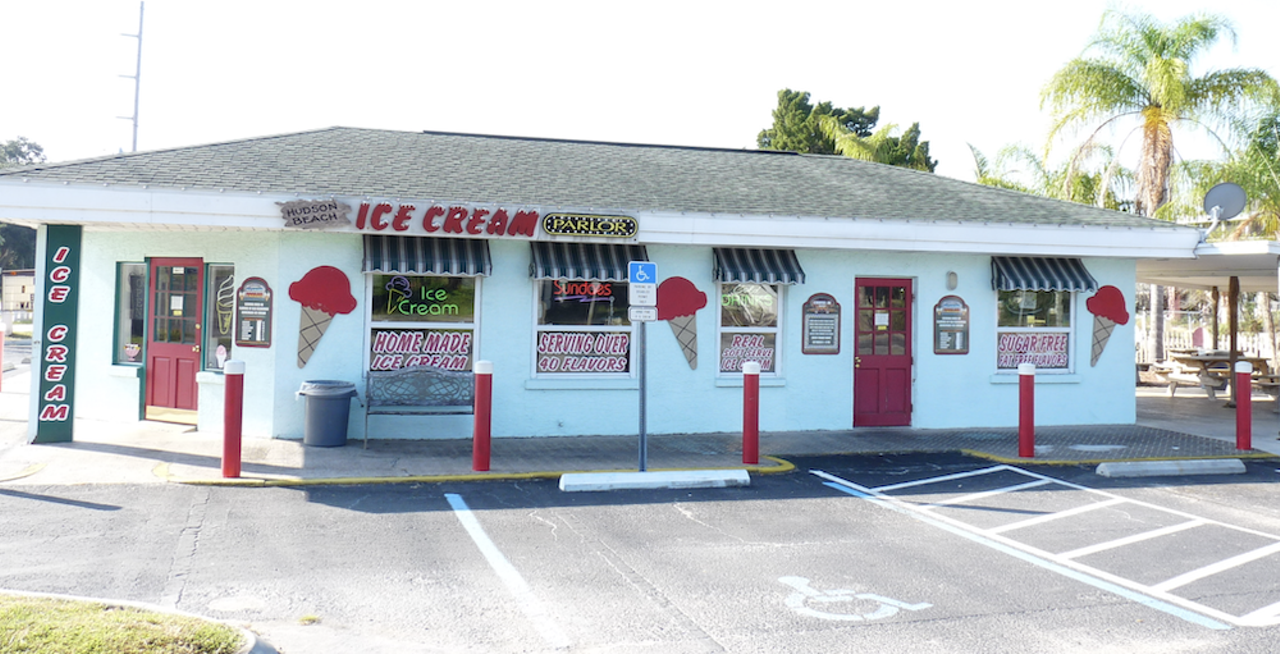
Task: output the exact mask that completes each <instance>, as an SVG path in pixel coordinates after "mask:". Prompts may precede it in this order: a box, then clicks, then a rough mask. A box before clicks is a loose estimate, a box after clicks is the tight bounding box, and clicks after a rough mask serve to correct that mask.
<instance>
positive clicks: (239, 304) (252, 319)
mask: <svg viewBox="0 0 1280 654" xmlns="http://www.w3.org/2000/svg"><path fill="white" fill-rule="evenodd" d="M236 345H237V346H238V347H271V286H270V285H268V284H267V282H266V280H264V279H262V278H261V277H250V278H249V279H246V280H244V283H243V284H241V285H240V289H239V290H237V291H236Z"/></svg>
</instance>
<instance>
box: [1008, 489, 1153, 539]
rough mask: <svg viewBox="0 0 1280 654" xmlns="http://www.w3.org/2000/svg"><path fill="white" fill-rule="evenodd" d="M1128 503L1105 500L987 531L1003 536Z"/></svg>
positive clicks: (1117, 498)
mask: <svg viewBox="0 0 1280 654" xmlns="http://www.w3.org/2000/svg"><path fill="white" fill-rule="evenodd" d="M1127 501H1128V500H1125V499H1122V498H1119V497H1113V498H1111V499H1109V500H1105V501H1102V502H1094V503H1093V504H1085V505H1083V506H1077V507H1075V508H1074V509H1066V510H1064V511H1058V512H1057V513H1049V514H1046V515H1042V516H1036V517H1034V518H1027V519H1026V520H1019V521H1017V522H1011V523H1009V524H1007V525H1001V526H999V527H995V528H992V529H988V530H986V531H987V533H988V534H1002V533H1004V532H1006V531H1013V530H1014V529H1022V528H1024V527H1033V526H1035V525H1040V524H1044V523H1046V522H1052V521H1054V520H1058V519H1060V518H1069V517H1071V516H1075V515H1080V514H1081V513H1088V512H1089V511H1095V510H1097V509H1105V508H1107V507H1109V506H1115V505H1117V504H1124V503H1125V502H1127Z"/></svg>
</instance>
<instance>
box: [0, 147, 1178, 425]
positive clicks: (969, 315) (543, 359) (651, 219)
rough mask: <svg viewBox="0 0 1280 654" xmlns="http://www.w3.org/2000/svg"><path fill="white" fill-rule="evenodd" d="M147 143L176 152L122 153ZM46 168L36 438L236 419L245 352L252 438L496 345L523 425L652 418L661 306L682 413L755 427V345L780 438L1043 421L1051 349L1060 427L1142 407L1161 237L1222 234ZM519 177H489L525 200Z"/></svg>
mask: <svg viewBox="0 0 1280 654" xmlns="http://www.w3.org/2000/svg"><path fill="white" fill-rule="evenodd" d="M361 134H362V135H363V136H369V134H366V133H363V132H362V133H361ZM433 138H434V139H435V141H439V140H441V139H440V138H439V137H433ZM490 145H493V146H494V147H501V146H504V145H506V142H505V141H503V142H493V143H490ZM521 145H524V146H528V145H529V144H521ZM569 145H571V146H572V148H573V151H574V152H578V151H580V149H581V148H585V147H592V148H594V147H596V145H594V144H585V145H584V144H569ZM553 146H554V147H560V144H559V143H553V144H551V145H547V144H545V143H541V142H539V143H534V144H532V146H530V147H553ZM206 147H212V146H206ZM566 147H568V146H566ZM602 147H603V146H602ZM200 150H201V148H192V151H193V152H195V153H198V152H199V151H200ZM655 150H656V154H655V155H654V156H659V157H683V156H686V155H688V156H692V157H698V158H701V159H706V158H714V159H715V160H716V161H722V162H723V161H729V162H738V161H742V160H743V158H745V159H746V163H748V164H760V162H764V163H769V164H772V163H773V162H775V161H782V163H784V164H786V165H791V163H792V159H786V160H782V159H777V158H776V155H767V157H768V158H761V157H765V156H766V155H762V154H759V153H749V152H734V151H723V152H722V151H713V152H709V153H707V152H702V151H695V152H692V153H686V152H683V151H681V150H679V149H657V148H655ZM633 154H634V152H632V151H630V150H628V151H626V152H622V153H621V155H623V156H625V157H626V161H628V162H632V161H635V158H634V157H633V156H632V155H633ZM132 156H137V157H145V156H146V155H145V154H144V153H139V154H138V155H123V156H122V157H123V159H124V160H125V161H126V162H128V161H129V160H130V159H131V157H132ZM794 162H795V163H796V164H798V165H804V166H806V167H808V166H813V165H820V166H825V167H832V168H831V170H835V171H838V172H839V171H844V170H846V167H847V166H848V165H850V164H849V162H846V161H841V160H838V158H818V159H814V160H807V159H800V158H794ZM99 163H102V162H89V164H94V165H98V164H99ZM113 164H114V162H107V163H104V164H102V165H113ZM84 165H88V164H83V163H81V164H75V163H73V164H67V167H68V168H74V167H75V166H84ZM853 165H854V166H855V168H854V169H853V173H858V172H859V171H861V170H862V168H860V167H861V166H865V165H869V164H863V163H861V162H854V163H853ZM748 167H749V166H748ZM46 168H48V169H49V171H48V172H46V171H45V170H44V169H43V168H42V169H40V170H28V171H26V176H27V178H26V179H23V178H22V176H21V175H22V173H21V172H19V173H17V174H16V175H15V174H13V173H9V172H8V171H6V173H5V174H4V175H0V210H2V211H3V215H0V218H3V219H8V220H13V221H16V222H20V223H23V224H30V225H34V226H37V227H38V228H39V231H38V241H39V243H38V249H39V252H38V254H39V258H40V259H41V260H40V261H39V267H38V270H37V281H38V284H39V286H38V289H37V292H38V297H39V298H40V299H39V300H38V302H37V304H38V306H37V320H36V325H35V329H36V332H37V333H38V334H40V335H41V338H40V342H39V343H37V345H36V347H37V352H38V353H39V354H38V359H39V361H38V364H39V366H38V367H39V368H40V369H39V371H35V369H34V367H33V373H34V374H33V385H32V404H33V407H32V409H33V413H32V415H33V416H38V420H33V421H32V425H33V426H32V431H33V436H35V435H36V434H37V433H38V432H43V433H48V434H54V435H55V436H56V435H59V434H61V433H63V432H66V433H67V434H69V430H70V423H71V418H72V417H83V418H92V419H100V420H112V421H122V422H128V421H136V420H139V419H150V420H163V421H177V422H189V423H192V424H195V425H196V426H197V428H198V429H199V430H201V431H219V430H221V426H222V425H221V421H222V408H223V407H222V403H223V394H224V388H225V387H224V383H223V380H224V376H223V374H222V369H223V367H224V366H225V364H226V362H227V361H228V360H232V359H234V360H238V361H243V362H244V363H245V367H246V374H245V410H244V433H245V435H246V436H247V437H258V438H289V439H297V438H302V435H303V431H304V427H303V424H304V414H305V411H304V409H305V400H300V399H299V397H298V396H297V391H298V390H299V388H300V387H301V386H302V385H303V384H304V383H305V382H308V381H315V380H337V381H345V382H350V383H351V384H354V385H355V387H356V391H357V392H358V394H359V396H360V399H361V400H363V399H364V397H365V395H366V383H367V379H368V377H369V375H370V374H375V373H379V372H384V371H392V370H400V369H406V368H413V367H418V366H431V367H434V368H436V369H439V370H443V371H451V372H459V373H464V374H465V373H469V372H470V371H472V370H473V369H474V367H475V364H476V362H477V361H479V360H485V361H490V362H492V363H493V366H494V374H493V416H492V432H493V434H494V436H496V437H539V436H554V435H592V434H629V433H635V431H636V429H637V424H638V418H639V402H638V399H639V398H638V395H639V393H638V389H639V381H638V377H637V371H638V363H639V361H638V356H639V348H638V340H639V330H640V328H641V325H642V324H645V325H647V327H645V329H646V339H645V349H644V356H645V357H646V359H645V361H646V368H647V375H646V377H647V398H646V399H647V404H648V407H649V408H648V412H647V424H648V431H649V432H650V433H654V434H663V433H676V434H678V433H700V432H720V431H734V430H737V429H740V428H741V416H742V414H741V411H742V409H741V398H742V384H743V382H742V372H741V371H742V365H743V363H744V362H748V361H755V362H758V363H759V364H760V366H761V370H762V374H761V383H760V385H761V397H760V403H761V416H760V428H761V429H762V430H764V431H773V430H845V429H850V428H858V427H875V426H897V425H902V426H912V427H918V428H951V427H995V426H1011V425H1015V424H1017V419H1018V418H1017V403H1016V397H1017V374H1016V371H1017V368H1018V365H1019V364H1020V363H1024V362H1032V363H1035V364H1036V365H1037V367H1038V368H1039V374H1038V376H1037V399H1038V403H1037V404H1038V406H1037V414H1036V417H1037V422H1038V423H1039V424H1045V425H1049V424H1116V423H1132V422H1133V421H1134V419H1135V404H1134V402H1133V401H1132V398H1133V396H1134V392H1133V391H1134V374H1133V364H1134V358H1133V321H1132V320H1130V313H1131V311H1132V308H1133V307H1132V302H1133V298H1132V294H1133V289H1134V286H1135V275H1136V273H1135V270H1136V266H1135V261H1136V258H1137V257H1138V256H1141V253H1143V252H1145V253H1148V254H1149V255H1151V256H1165V257H1182V256H1188V255H1189V253H1190V251H1191V249H1192V248H1194V246H1195V242H1196V240H1198V237H1197V235H1196V234H1195V233H1194V232H1193V231H1192V230H1183V229H1180V228H1177V227H1173V226H1165V225H1148V224H1147V223H1146V222H1145V221H1142V220H1141V219H1137V218H1134V217H1125V216H1123V215H1121V214H1116V216H1118V217H1117V218H1115V219H1116V220H1120V221H1129V222H1130V223H1131V224H1127V226H1126V228H1125V229H1123V230H1112V229H1110V228H1091V227H1090V226H1089V224H1088V222H1087V221H1082V224H1081V225H1074V226H1070V225H1069V227H1070V229H1069V230H1068V229H1063V228H1062V226H1061V225H1059V226H1058V227H1057V228H1056V229H1057V231H1056V232H1055V233H1053V234H1052V235H1051V236H1052V237H1048V236H1046V230H1043V229H1040V230H1037V229H1032V228H1028V227H1026V226H1017V225H1005V226H1001V225H986V224H982V223H978V222H974V223H972V224H970V223H966V222H964V221H954V222H952V223H949V224H947V225H945V226H943V227H934V228H933V229H934V230H935V232H936V233H934V234H932V235H931V234H930V233H928V232H926V231H925V230H922V228H921V227H920V226H919V225H918V224H913V223H912V222H911V221H901V224H895V223H893V222H892V221H879V222H875V223H872V224H870V225H868V224H867V223H865V222H861V221H856V220H843V221H833V220H830V219H827V218H806V217H804V216H803V215H799V212H796V213H795V214H789V215H736V216H735V215H713V214H706V213H699V212H698V211H690V212H678V211H671V210H665V209H662V210H660V209H654V208H646V207H645V206H642V204H643V203H640V202H637V203H636V204H637V206H636V207H635V208H630V209H628V208H626V206H627V201H626V200H625V199H619V200H617V201H615V202H613V203H612V205H613V206H614V207H620V208H615V209H610V210H599V209H576V210H569V209H565V208H563V207H564V206H565V205H567V206H576V207H584V206H588V205H586V204H585V202H583V201H581V200H579V201H575V202H572V203H571V202H569V201H566V202H565V203H564V205H560V204H539V203H536V202H529V201H527V199H526V200H525V201H518V202H517V201H513V202H509V203H508V202H503V201H501V200H498V201H493V202H474V201H468V200H466V199H464V198H467V197H477V196H480V195H482V194H481V193H480V192H478V191H477V192H475V193H466V194H464V193H461V192H459V195H458V197H457V198H445V199H409V198H411V197H413V196H412V195H411V194H409V193H403V194H400V197H387V196H385V195H379V194H377V193H373V192H368V193H362V191H361V190H360V189H351V191H350V192H348V193H345V194H344V193H334V194H326V193H309V192H306V191H305V189H303V190H299V191H297V192H294V193H282V192H266V193H259V192H257V191H254V190H253V189H252V188H251V186H250V185H246V186H245V187H242V188H235V187H232V188H229V189H219V190H210V189H204V190H201V189H192V190H187V189H176V188H168V187H161V188H148V187H147V185H144V184H133V185H125V184H116V185H115V186H111V187H109V188H103V187H101V186H95V185H92V184H88V183H74V184H72V183H64V180H60V179H57V176H58V175H77V174H79V173H78V172H76V171H74V170H72V171H61V170H58V169H57V167H56V166H54V165H49V166H46ZM880 168H883V167H877V168H875V169H874V170H873V171H872V172H875V173H876V174H877V175H882V174H888V175H889V176H896V175H902V174H904V173H905V174H906V175H905V176H903V177H902V179H903V180H904V183H920V180H924V183H927V184H931V185H932V184H942V185H947V186H956V187H957V188H958V189H959V190H960V191H962V192H963V193H977V194H987V193H995V194H996V195H994V196H992V197H993V198H994V199H995V200H998V201H1002V202H1008V203H1011V205H1010V207H1011V208H1012V209H1017V208H1018V207H1020V206H1022V205H1023V204H1027V203H1030V206H1032V208H1038V209H1040V210H1043V209H1044V207H1048V208H1049V209H1051V210H1053V211H1067V212H1071V211H1077V212H1080V211H1083V212H1092V213H1087V217H1092V216H1094V215H1099V216H1101V217H1102V218H1105V219H1111V218H1112V214H1111V213H1110V212H1101V211H1099V210H1095V209H1091V208H1082V209H1075V208H1071V207H1068V206H1066V205H1065V203H1053V204H1050V205H1044V207H1041V206H1040V205H1039V204H1037V203H1041V202H1045V201H1044V200H1042V199H1039V198H1030V196H1020V195H1017V194H1010V193H1007V192H1005V191H999V190H996V189H986V188H983V187H973V186H972V185H962V183H959V182H955V181H954V180H939V179H935V178H933V176H928V175H921V174H918V173H915V172H913V171H897V170H891V171H889V172H888V173H884V172H883V171H881V170H880ZM703 169H706V170H714V169H715V167H714V166H701V167H699V170H703ZM128 170H129V171H132V170H134V169H133V168H130V169H128ZM806 170H807V168H806ZM831 170H828V171H826V172H824V173H823V174H824V175H826V174H830V173H831ZM853 173H850V174H853ZM121 174H125V173H121ZM128 174H134V173H133V172H129V173H128ZM735 174H737V173H735ZM743 174H746V173H743ZM771 174H772V175H775V176H776V175H784V174H788V173H787V171H786V170H781V171H780V172H777V171H775V172H773V173H771ZM842 174H843V173H842ZM366 177H367V176H366ZM517 186H518V185H517ZM512 189H513V190H510V191H504V190H502V189H501V188H500V189H498V190H497V191H493V190H490V191H487V193H488V194H489V195H491V196H492V197H495V198H500V197H502V196H503V195H504V194H505V193H510V194H511V195H512V196H517V199H519V197H518V196H520V193H519V191H518V189H517V188H516V187H514V186H513V187H512ZM803 192H804V190H803V188H801V189H800V190H799V191H797V193H798V195H797V199H796V201H797V202H799V201H802V200H803V197H802V195H803ZM405 196H408V197H405ZM424 197H428V198H429V197H430V196H425V195H424ZM436 197H437V198H438V197H439V196H436ZM804 197H807V196H804ZM570 199H573V198H570ZM959 202H960V204H957V205H956V207H957V208H956V209H955V211H962V210H963V209H964V205H963V202H962V201H959ZM851 211H852V210H851ZM1073 219H1074V218H1073V217H1072V216H1071V215H1066V216H1065V217H1056V218H1055V220H1062V221H1066V222H1068V223H1069V222H1070V221H1071V220H1073ZM632 261H645V262H651V263H653V264H654V265H655V266H656V280H655V281H656V282H657V295H656V302H655V304H656V307H655V312H654V315H653V316H652V317H653V318H656V320H655V321H653V322H648V323H641V322H639V321H633V320H632V319H631V316H632V314H631V312H630V309H631V302H630V300H631V297H630V296H631V289H630V288H629V283H628V263H629V262H632ZM366 428H367V430H368V431H367V433H368V435H369V437H370V438H373V439H382V438H465V437H468V436H469V435H470V433H471V428H472V416H471V415H470V412H469V410H467V409H466V407H461V408H459V407H456V406H454V407H446V408H445V409H444V410H438V411H427V412H415V413H413V414H411V415H384V414H379V415H370V416H366V414H365V411H364V409H363V407H362V405H361V404H359V403H357V402H353V405H352V411H351V418H350V422H349V424H348V426H347V433H348V435H349V437H350V438H353V439H359V438H362V437H364V436H365V435H366ZM60 430H61V431H60ZM67 437H69V436H67Z"/></svg>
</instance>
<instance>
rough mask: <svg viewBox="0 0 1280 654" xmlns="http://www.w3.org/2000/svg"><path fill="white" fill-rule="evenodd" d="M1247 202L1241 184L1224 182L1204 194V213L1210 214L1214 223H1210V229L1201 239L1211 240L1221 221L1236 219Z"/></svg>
mask: <svg viewBox="0 0 1280 654" xmlns="http://www.w3.org/2000/svg"><path fill="white" fill-rule="evenodd" d="M1246 201H1247V198H1246V197H1245V194H1244V189H1242V188H1240V185H1239V184H1233V183H1231V182H1223V183H1221V184H1218V185H1217V186H1214V187H1213V188H1211V189H1209V192H1208V193H1205V194H1204V212H1205V213H1207V214H1209V217H1210V218H1211V219H1213V222H1211V223H1209V229H1206V230H1205V231H1204V235H1203V236H1201V239H1207V238H1209V235H1210V234H1212V233H1213V230H1214V229H1215V228H1217V227H1218V221H1219V220H1227V219H1229V218H1235V217H1236V216H1237V215H1239V214H1240V212H1241V211H1244V205H1245V202H1246Z"/></svg>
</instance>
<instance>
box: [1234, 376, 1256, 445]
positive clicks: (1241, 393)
mask: <svg viewBox="0 0 1280 654" xmlns="http://www.w3.org/2000/svg"><path fill="white" fill-rule="evenodd" d="M1236 449H1237V450H1251V449H1253V364H1251V363H1249V362H1248V361H1237V362H1236Z"/></svg>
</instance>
